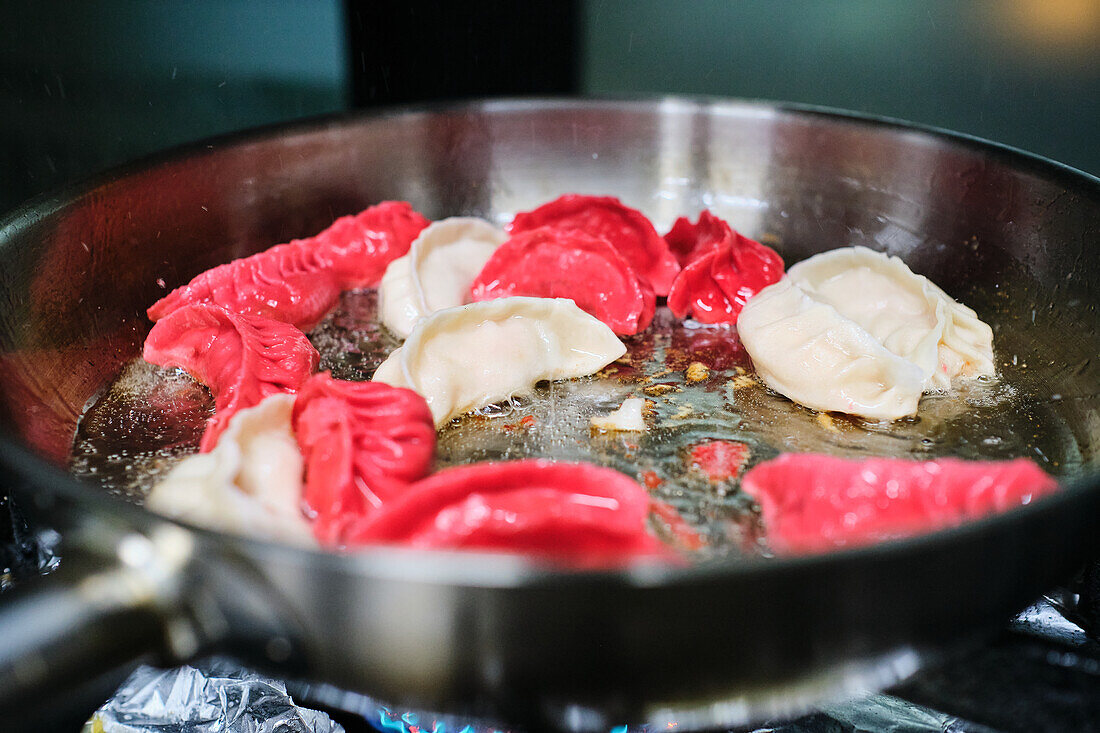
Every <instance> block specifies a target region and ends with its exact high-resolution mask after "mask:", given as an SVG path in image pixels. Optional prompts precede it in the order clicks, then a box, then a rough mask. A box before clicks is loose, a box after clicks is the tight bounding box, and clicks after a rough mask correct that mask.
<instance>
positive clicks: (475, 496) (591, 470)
mask: <svg viewBox="0 0 1100 733" xmlns="http://www.w3.org/2000/svg"><path fill="white" fill-rule="evenodd" d="M648 514H649V495H648V494H647V493H646V491H645V489H643V488H642V487H641V486H639V485H638V484H637V483H635V482H634V481H633V480H632V479H630V478H628V477H627V476H624V475H623V474H621V473H619V472H618V471H613V470H611V469H609V468H603V467H601V466H595V465H592V464H588V463H555V462H552V461H547V460H523V461H509V462H503V463H475V464H471V465H467V466H459V467H457V468H449V469H447V470H444V471H440V472H439V473H436V474H434V475H432V476H429V477H428V478H426V479H424V480H422V481H419V482H418V483H416V484H415V485H413V486H411V487H409V489H408V490H406V491H405V493H403V494H402V495H401V496H400V497H398V498H396V499H395V500H393V501H391V502H389V503H387V504H385V505H384V506H383V507H382V508H381V509H379V510H378V511H376V512H374V513H373V514H372V515H371V516H370V517H368V518H367V519H366V520H365V521H364V522H362V523H361V524H360V525H359V526H358V527H357V528H356V530H355V533H354V535H353V536H352V538H351V539H352V540H353V541H354V542H356V543H357V544H372V543H397V544H403V545H407V546H411V547H417V548H442V549H471V550H472V549H477V550H491V551H503V552H522V553H529V554H533V555H539V556H543V557H549V558H554V559H556V560H559V561H564V562H568V563H569V564H572V565H580V566H589V567H591V566H600V565H608V564H614V563H617V562H622V561H624V560H626V559H629V558H631V557H636V556H640V555H651V556H652V555H655V556H658V557H664V558H671V553H670V552H669V550H668V549H667V548H665V546H664V545H662V544H661V543H660V541H658V540H657V539H656V538H654V537H653V536H652V535H650V534H649V533H648V532H647V530H646V526H647V517H648Z"/></svg>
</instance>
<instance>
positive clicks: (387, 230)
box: [147, 201, 428, 331]
mask: <svg viewBox="0 0 1100 733" xmlns="http://www.w3.org/2000/svg"><path fill="white" fill-rule="evenodd" d="M427 225H428V220H427V219H425V218H424V217H422V216H421V215H420V214H418V213H416V212H415V211H413V209H412V207H411V206H409V204H407V203H405V202H404V201H384V202H382V203H380V204H377V205H376V206H372V207H370V208H369V209H366V210H365V211H363V212H361V213H359V214H357V215H355V216H345V217H342V218H340V219H337V220H336V221H335V222H334V223H333V224H332V226H330V227H329V228H327V229H325V230H324V231H323V232H321V233H320V234H318V235H316V236H314V237H308V238H306V239H295V240H294V241H292V242H288V243H287V244H280V245H278V246H275V247H272V248H271V249H268V250H265V251H263V252H259V253H257V254H254V255H252V256H250V257H243V258H241V259H238V260H233V261H232V262H229V263H226V264H224V265H219V266H218V267H214V268H212V269H210V270H207V271H206V272H203V273H200V274H199V275H197V276H196V277H195V278H194V279H192V280H191V282H189V283H187V284H186V285H183V286H181V287H178V288H176V289H175V290H173V291H172V292H170V293H168V295H166V296H164V297H163V298H161V299H160V300H158V301H157V302H156V303H154V304H153V305H152V307H151V308H149V310H148V311H147V313H148V315H149V318H150V319H152V320H154V321H157V320H160V319H161V318H164V316H166V315H168V314H169V313H171V312H172V311H174V310H176V309H177V308H180V307H183V306H185V305H189V304H192V303H213V304H215V305H219V306H221V307H223V308H226V309H227V310H230V311H233V312H234V313H248V314H250V315H257V316H265V317H267V318H274V319H275V320H277V321H283V322H285V323H290V324H292V325H294V326H297V327H298V328H300V329H301V330H303V331H308V330H310V329H311V328H313V327H314V326H315V325H317V323H319V322H320V320H321V319H322V318H324V316H325V314H326V313H327V312H328V311H329V310H331V309H332V307H333V306H334V305H335V304H336V301H337V299H338V298H339V297H340V293H341V291H343V290H348V289H351V288H357V287H364V286H369V285H377V284H378V281H379V280H380V279H381V278H382V273H384V272H385V271H386V267H387V266H388V265H389V263H390V262H392V261H393V260H395V259H397V258H398V257H400V256H401V255H403V254H405V253H406V252H408V251H409V246H410V245H411V244H412V241H413V239H415V238H416V235H417V234H419V233H420V230H421V229H423V228H424V227H426V226H427Z"/></svg>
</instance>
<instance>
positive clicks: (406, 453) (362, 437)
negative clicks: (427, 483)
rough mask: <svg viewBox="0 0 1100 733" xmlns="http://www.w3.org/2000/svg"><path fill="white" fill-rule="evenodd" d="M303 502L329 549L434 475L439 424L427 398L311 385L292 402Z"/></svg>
mask: <svg viewBox="0 0 1100 733" xmlns="http://www.w3.org/2000/svg"><path fill="white" fill-rule="evenodd" d="M293 426H294V432H295V435H296V436H297V438H298V446H299V448H300V449H301V451H302V457H303V459H304V460H305V489H304V499H305V502H306V505H307V507H308V508H309V511H310V512H312V513H313V514H314V515H315V519H314V523H313V532H314V535H315V536H316V537H317V539H318V540H319V541H320V542H321V543H322V544H326V545H330V546H332V545H337V546H338V545H342V544H344V543H345V542H347V537H346V535H347V533H348V531H349V528H352V527H354V526H355V525H356V524H357V523H358V522H360V521H361V520H362V519H363V518H364V517H366V516H368V515H369V514H370V513H371V512H373V511H375V510H376V509H377V508H378V507H380V506H382V505H383V504H384V503H385V502H388V501H390V500H392V499H393V498H394V497H396V496H398V495H400V494H401V493H402V492H403V491H405V490H406V487H408V485H409V484H410V483H411V482H413V481H416V480H417V479H419V478H421V477H423V476H424V475H426V474H427V473H428V471H429V470H430V469H431V464H432V457H433V455H434V453H435V425H434V423H433V422H432V414H431V411H430V410H429V409H428V404H427V403H426V402H425V401H424V398H423V397H421V396H420V395H418V394H417V393H416V392H413V391H412V390H408V389H400V388H397V387H391V386H389V385H388V384H382V383H380V382H346V381H342V380H338V379H333V378H332V377H331V376H329V374H328V373H322V374H317V375H315V376H313V377H312V378H310V379H309V381H307V382H306V383H305V384H304V385H303V386H302V389H301V391H300V392H299V393H298V397H297V399H296V400H295V401H294V415H293Z"/></svg>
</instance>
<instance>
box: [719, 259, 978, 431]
mask: <svg viewBox="0 0 1100 733" xmlns="http://www.w3.org/2000/svg"><path fill="white" fill-rule="evenodd" d="M737 330H738V333H739V334H740V336H741V341H742V343H743V344H744V346H745V349H746V351H748V353H749V356H751V357H752V360H753V365H754V366H755V367H756V370H757V373H758V374H759V375H760V376H761V378H762V379H763V380H764V382H765V383H766V384H767V385H768V386H769V387H771V388H772V389H774V390H776V391H778V392H780V393H782V394H784V395H786V396H787V397H789V398H790V399H792V400H794V401H795V402H799V403H801V404H803V405H806V406H807V407H811V408H814V409H816V410H835V411H838V412H846V413H849V414H853V415H860V416H862V417H867V418H872V419H877V420H893V419H897V418H901V417H905V416H907V415H913V414H915V413H916V411H917V403H918V402H919V401H920V396H921V394H922V393H923V392H925V391H927V390H931V389H944V388H947V387H949V386H950V384H951V380H952V379H953V378H955V377H972V376H979V375H992V374H994V373H995V369H994V366H993V331H992V329H990V327H989V326H988V325H987V324H985V323H983V322H982V321H981V320H980V319H978V317H977V315H976V314H975V313H974V311H972V310H971V309H969V308H967V307H966V306H964V305H962V304H960V303H958V302H956V301H954V300H952V299H951V298H950V297H949V296H948V295H947V294H946V293H944V292H943V290H941V289H940V288H938V287H936V286H935V285H933V284H932V283H931V282H930V281H929V280H928V279H927V278H925V277H922V276H920V275H916V274H914V273H913V272H912V271H911V270H910V269H909V268H908V267H906V266H905V264H904V263H903V262H902V261H901V260H900V259H898V258H896V257H889V256H887V255H885V254H881V253H878V252H874V251H872V250H869V249H867V248H865V247H849V248H844V249H839V250H833V251H831V252H825V253H822V254H819V255H815V256H814V257H811V258H809V259H807V260H805V261H803V262H800V263H799V264H797V265H795V266H794V267H792V268H790V270H789V271H788V274H787V277H786V278H784V279H783V280H781V281H780V282H778V283H776V284H774V285H771V286H769V287H767V288H764V289H763V290H761V291H760V292H759V293H758V294H757V295H756V296H755V297H753V298H752V299H750V300H749V302H748V304H747V305H746V306H745V309H744V310H743V311H742V312H741V316H740V317H739V318H738V321H737Z"/></svg>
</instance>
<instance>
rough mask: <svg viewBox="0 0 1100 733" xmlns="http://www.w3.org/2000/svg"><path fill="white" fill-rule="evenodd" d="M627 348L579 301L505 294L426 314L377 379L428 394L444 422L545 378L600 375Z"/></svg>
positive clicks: (525, 389) (438, 421)
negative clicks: (598, 372) (585, 309)
mask: <svg viewBox="0 0 1100 733" xmlns="http://www.w3.org/2000/svg"><path fill="white" fill-rule="evenodd" d="M625 353H626V346H624V345H623V342H622V341H620V340H619V339H618V338H617V337H616V336H615V334H614V333H613V332H612V331H611V329H610V328H609V327H608V326H606V325H605V324H603V323H601V322H600V321H599V320H597V319H595V318H593V317H592V316H590V315H588V314H587V313H585V312H584V311H582V310H581V309H580V308H578V307H577V305H576V304H575V303H574V302H573V301H571V300H566V299H564V298H525V297H512V298H499V299H497V300H488V301H484V302H481V303H471V304H470V305H464V306H459V307H457V308H448V309H445V310H441V311H438V312H436V313H434V314H432V315H431V316H429V317H427V318H425V319H423V320H422V321H420V323H418V324H417V326H416V328H414V329H413V331H412V333H411V334H409V338H408V340H407V341H405V344H404V345H403V346H401V347H400V348H398V349H397V350H396V351H394V352H393V353H392V354H390V356H389V358H387V359H386V360H385V361H384V362H382V364H381V366H379V367H378V371H376V372H375V374H374V381H376V382H385V383H386V384H389V385H392V386H394V387H407V388H409V389H413V390H415V391H416V392H418V393H420V395H421V396H422V397H424V399H425V400H426V401H427V403H428V407H429V408H430V409H431V411H432V417H433V418H434V419H435V424H436V427H439V426H441V425H443V424H445V423H447V422H448V421H450V420H451V419H452V418H454V417H457V416H459V415H462V414H464V413H466V412H469V411H470V410H474V409H477V408H479V407H484V406H485V405H489V404H492V403H494V402H498V401H500V400H503V399H506V398H508V397H510V396H512V395H517V394H523V393H525V392H529V391H530V390H531V389H532V388H533V387H534V386H535V384H536V383H537V382H540V381H542V380H544V379H571V378H573V377H581V376H585V375H587V374H592V373H593V372H596V371H599V370H600V369H602V368H603V367H605V366H607V365H608V364H610V363H611V362H612V361H614V360H615V359H618V358H619V357H620V356H622V355H623V354H625Z"/></svg>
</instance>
